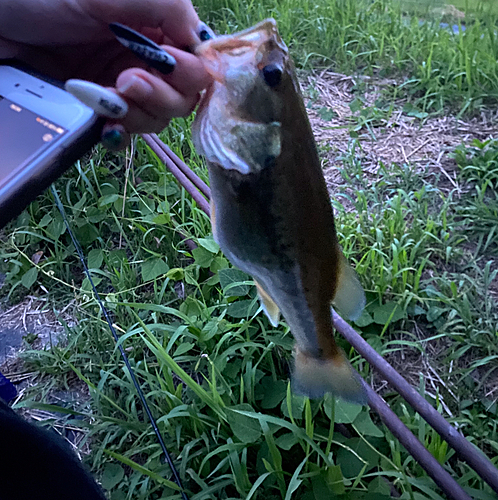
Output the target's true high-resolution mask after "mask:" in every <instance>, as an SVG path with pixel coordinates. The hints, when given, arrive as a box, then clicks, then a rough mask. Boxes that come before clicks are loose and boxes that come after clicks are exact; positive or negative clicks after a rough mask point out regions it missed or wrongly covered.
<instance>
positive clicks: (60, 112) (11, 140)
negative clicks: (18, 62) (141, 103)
mask: <svg viewBox="0 0 498 500" xmlns="http://www.w3.org/2000/svg"><path fill="white" fill-rule="evenodd" d="M103 123H104V120H103V119H102V118H98V117H97V115H96V114H95V113H94V111H93V110H92V109H90V108H89V107H88V106H86V105H84V104H82V103H81V102H80V101H78V100H77V99H76V98H75V97H73V96H72V95H71V94H69V93H68V92H66V91H65V90H64V89H63V88H61V87H58V86H57V85H54V84H52V83H50V82H49V81H46V80H45V79H44V78H43V77H40V76H39V75H36V76H35V75H34V74H32V73H28V72H27V71H25V70H21V69H19V68H17V67H14V66H11V65H0V228H2V227H3V226H4V225H5V224H6V223H7V222H9V220H11V219H12V218H13V217H15V216H16V215H18V214H19V213H20V212H22V210H23V209H24V208H25V207H26V206H27V205H28V204H29V203H30V202H31V201H33V200H34V199H35V197H36V196H37V195H39V194H40V193H41V192H42V191H43V190H44V189H46V188H47V187H48V186H49V185H50V184H51V183H52V182H53V181H54V180H55V179H57V177H59V176H60V175H61V174H62V173H63V172H64V171H65V170H66V169H67V168H69V167H70V166H71V165H72V164H73V163H74V162H75V161H76V160H78V158H80V157H81V156H82V155H83V154H85V152H86V151H88V150H89V149H90V148H91V147H92V146H93V145H94V144H95V143H96V142H97V141H98V140H99V139H100V134H101V131H102V126H103Z"/></svg>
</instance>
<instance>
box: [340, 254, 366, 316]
mask: <svg viewBox="0 0 498 500" xmlns="http://www.w3.org/2000/svg"><path fill="white" fill-rule="evenodd" d="M332 303H333V304H334V306H335V307H336V308H337V310H338V312H339V313H340V314H341V315H342V316H344V317H345V318H346V319H350V320H353V321H354V320H356V319H358V318H359V317H360V316H361V313H362V311H363V309H364V307H365V305H366V299H365V292H364V291H363V287H362V286H361V283H360V280H359V279H358V275H357V274H356V272H355V271H354V269H353V268H352V267H351V266H350V265H349V263H348V261H347V260H346V257H344V255H342V254H341V259H339V275H338V280H337V288H336V293H335V296H334V299H333V301H332Z"/></svg>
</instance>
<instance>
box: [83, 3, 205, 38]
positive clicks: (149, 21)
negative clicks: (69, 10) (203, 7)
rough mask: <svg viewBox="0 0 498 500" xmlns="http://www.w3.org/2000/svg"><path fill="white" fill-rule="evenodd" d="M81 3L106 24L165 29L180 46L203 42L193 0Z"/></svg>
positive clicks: (88, 12)
mask: <svg viewBox="0 0 498 500" xmlns="http://www.w3.org/2000/svg"><path fill="white" fill-rule="evenodd" d="M79 3H80V6H81V7H82V8H83V9H84V11H85V12H86V14H87V15H88V16H90V17H91V18H93V19H95V20H98V21H101V22H102V23H105V24H109V23H111V22H117V23H123V24H126V25H128V26H132V27H138V28H144V27H148V28H161V30H162V32H163V33H164V35H166V36H168V38H169V39H171V40H172V41H173V42H174V43H175V44H176V45H177V46H178V47H191V46H193V45H197V44H198V43H199V42H200V38H199V35H198V31H199V27H198V25H199V24H200V21H199V17H198V16H197V13H196V12H195V9H194V7H193V6H192V3H191V2H190V0H140V1H139V2H137V0H121V1H119V2H116V0H80V2H79Z"/></svg>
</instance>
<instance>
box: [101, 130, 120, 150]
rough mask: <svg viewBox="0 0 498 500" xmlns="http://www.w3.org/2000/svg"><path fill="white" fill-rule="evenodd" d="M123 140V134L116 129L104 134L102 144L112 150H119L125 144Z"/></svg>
mask: <svg viewBox="0 0 498 500" xmlns="http://www.w3.org/2000/svg"><path fill="white" fill-rule="evenodd" d="M123 139H124V138H123V134H122V133H121V132H120V131H119V130H117V129H115V128H114V129H111V130H109V131H108V132H106V133H105V134H102V143H103V144H104V146H107V147H111V148H118V147H119V146H120V145H121V144H122V143H123Z"/></svg>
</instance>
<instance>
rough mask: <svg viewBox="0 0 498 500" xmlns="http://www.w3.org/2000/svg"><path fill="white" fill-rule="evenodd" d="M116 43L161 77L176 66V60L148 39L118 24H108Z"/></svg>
mask: <svg viewBox="0 0 498 500" xmlns="http://www.w3.org/2000/svg"><path fill="white" fill-rule="evenodd" d="M109 29H110V30H111V31H112V32H113V33H114V36H115V37H116V39H117V40H118V42H119V43H120V44H121V45H123V46H124V47H126V48H127V49H130V50H131V51H132V52H133V53H134V54H135V55H136V56H137V57H138V58H139V59H141V60H142V61H145V62H146V63H147V64H148V65H149V66H150V67H151V68H154V69H157V71H159V72H160V73H162V74H163V75H168V74H169V73H171V72H172V71H173V70H174V69H175V66H176V59H175V58H174V57H173V56H172V55H171V54H168V52H166V51H165V50H164V49H163V48H162V47H160V46H159V45H157V43H155V42H153V41H152V40H151V39H150V38H147V37H146V36H144V35H142V34H141V33H138V32H137V31H135V30H132V29H131V28H128V26H125V25H124V24H119V23H111V24H109Z"/></svg>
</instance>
